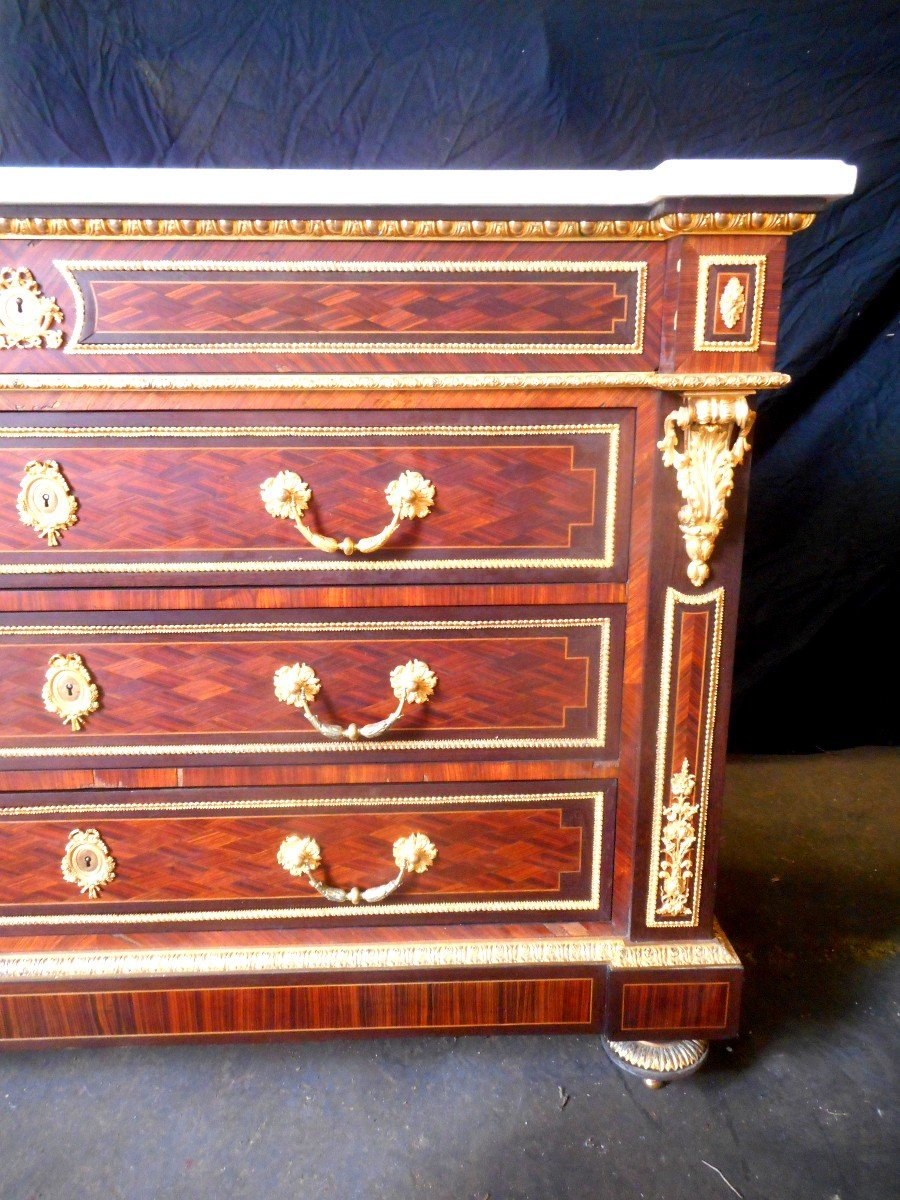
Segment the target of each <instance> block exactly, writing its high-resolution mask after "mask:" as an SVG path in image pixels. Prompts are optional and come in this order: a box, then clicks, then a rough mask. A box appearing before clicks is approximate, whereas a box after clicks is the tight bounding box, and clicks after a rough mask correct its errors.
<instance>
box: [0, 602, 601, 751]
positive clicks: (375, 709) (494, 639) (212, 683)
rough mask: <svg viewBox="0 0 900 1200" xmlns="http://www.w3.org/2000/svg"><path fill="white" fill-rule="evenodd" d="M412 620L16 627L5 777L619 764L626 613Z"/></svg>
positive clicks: (523, 611) (275, 618)
mask: <svg viewBox="0 0 900 1200" xmlns="http://www.w3.org/2000/svg"><path fill="white" fill-rule="evenodd" d="M126 599H127V596H126ZM410 611H411V610H409V609H388V608H385V609H342V610H339V611H338V612H337V613H335V612H334V611H333V610H325V611H322V612H321V613H318V614H317V613H316V612H315V610H310V611H301V612H297V611H287V612H285V611H282V610H279V611H277V612H261V611H249V612H246V611H233V612H221V611H217V612H196V611H192V612H184V613H182V612H153V613H150V612H114V613H109V612H96V613H88V614H85V615H83V616H82V615H77V616H73V615H72V614H68V613H67V614H57V613H41V614H36V615H34V616H33V617H29V618H26V619H25V620H23V619H22V618H21V617H18V616H15V615H11V614H9V615H5V616H4V617H3V620H2V622H0V707H2V711H3V714H4V721H3V728H2V732H0V760H3V761H4V763H5V765H7V766H20V767H37V766H41V767H43V766H46V765H50V764H53V763H67V764H69V765H73V766H74V765H80V766H89V765H90V764H91V763H92V762H103V763H106V764H108V765H109V764H116V763H118V764H120V765H127V766H139V765H141V764H142V763H143V764H146V765H157V764H160V763H163V764H165V765H172V764H176V763H193V762H199V763H201V764H202V763H210V762H213V763H215V764H221V763H228V762H241V763H253V762H259V763H262V762H269V761H279V760H280V761H282V762H284V761H289V762H292V763H294V764H296V763H297V761H298V759H300V760H306V761H316V760H317V759H318V760H319V761H323V760H324V761H338V760H340V759H343V758H345V757H346V756H347V755H348V754H355V755H368V756H383V757H384V758H385V759H389V760H395V761H396V760H409V759H410V758H412V757H419V758H421V757H423V756H427V755H428V754H430V753H433V752H434V751H438V750H439V751H440V752H441V753H442V754H449V755H451V756H453V755H455V754H457V753H461V754H464V755H465V756H466V757H467V758H469V759H478V758H485V757H496V756H497V755H498V754H499V753H502V754H503V755H504V756H507V755H509V754H510V753H512V754H513V756H514V757H515V756H517V755H518V756H519V757H522V756H527V755H529V754H532V755H533V753H534V752H539V753H540V754H541V756H542V757H549V758H563V757H565V758H568V757H572V756H576V757H578V756H581V757H589V758H612V757H615V755H616V753H617V749H618V725H619V707H620V697H621V683H622V658H623V635H624V607H623V606H621V605H607V606H556V607H554V608H553V609H552V610H542V609H539V608H534V607H500V606H498V607H490V608H487V609H476V608H468V607H461V608H434V609H425V610H421V609H420V610H412V615H410Z"/></svg>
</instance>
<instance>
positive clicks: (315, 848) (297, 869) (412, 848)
mask: <svg viewBox="0 0 900 1200" xmlns="http://www.w3.org/2000/svg"><path fill="white" fill-rule="evenodd" d="M436 856H437V847H436V846H435V845H434V843H433V842H431V841H430V840H429V838H427V837H426V836H425V834H424V833H411V834H410V835H409V836H408V837H404V838H398V839H397V841H396V842H394V862H395V863H396V864H397V874H396V875H395V876H394V878H393V879H391V880H389V881H388V882H387V883H379V884H377V885H376V886H375V887H370V888H358V887H352V888H349V889H348V890H346V891H345V890H344V888H338V887H330V886H329V885H328V884H325V883H319V881H318V880H317V879H314V878H313V871H317V870H318V869H319V867H320V865H321V863H322V851H321V849H320V848H319V843H318V842H317V841H315V839H314V838H310V837H297V836H296V834H292V835H291V836H290V837H286V838H285V839H284V841H283V842H282V843H281V845H280V846H279V848H278V863H279V865H280V866H282V867H284V869H285V870H286V871H287V872H288V874H290V875H298V876H305V877H306V880H307V882H308V883H309V884H310V885H311V886H312V887H313V888H315V890H316V891H317V892H318V893H319V895H320V896H321V897H322V898H323V899H324V900H330V901H331V902H332V904H378V902H379V901H381V900H386V899H387V897H388V896H390V895H391V893H392V892H396V890H397V888H398V887H399V886H400V884H401V883H402V882H403V880H404V879H405V878H406V876H407V875H410V874H413V873H414V874H416V875H421V874H422V872H423V871H427V870H428V868H429V867H430V866H431V864H432V863H433V862H434V860H435V858H436Z"/></svg>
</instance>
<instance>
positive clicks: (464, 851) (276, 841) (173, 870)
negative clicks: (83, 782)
mask: <svg viewBox="0 0 900 1200" xmlns="http://www.w3.org/2000/svg"><path fill="white" fill-rule="evenodd" d="M236 796H238V797H239V798H238V799H236V798H235V797H236ZM614 797H615V784H614V783H612V782H608V781H604V782H603V783H602V784H597V783H590V784H589V783H583V784H579V783H569V782H566V783H543V784H523V785H517V786H516V789H515V792H514V793H512V794H510V793H509V792H508V791H504V789H503V786H502V785H498V784H485V785H468V787H467V788H463V787H461V786H459V785H457V786H453V787H449V786H448V787H437V788H434V789H429V790H428V792H427V793H426V794H424V795H423V793H422V791H421V789H417V788H415V787H409V786H407V787H401V788H393V789H392V788H390V787H378V788H366V789H365V790H364V792H363V794H360V793H359V792H358V791H357V792H354V791H353V790H352V789H348V788H334V789H326V790H325V791H316V792H312V791H311V790H310V789H305V790H304V789H300V790H299V791H298V792H294V793H292V794H290V795H285V794H284V793H278V792H276V791H275V790H274V789H255V790H246V791H245V790H242V791H240V792H239V793H237V792H235V791H231V792H230V793H229V792H228V791H226V790H218V791H208V792H203V793H201V794H199V795H198V794H197V793H189V792H184V791H181V792H135V793H123V794H122V795H120V796H117V797H116V800H115V802H114V803H110V802H109V793H98V792H93V793H87V794H83V793H82V794H79V795H78V797H77V802H75V803H69V802H64V801H61V800H60V798H58V797H52V798H51V799H50V800H49V801H44V802H40V801H38V802H36V800H35V797H34V795H30V796H15V795H12V796H7V797H5V798H4V802H3V808H2V809H0V829H2V841H0V845H2V847H3V850H2V854H0V927H9V928H15V927H20V926H23V925H25V926H27V925H55V924H58V925H63V926H65V925H68V926H72V925H77V926H78V927H82V926H89V925H96V926H105V927H109V926H111V925H119V924H135V925H138V924H139V925H145V926H153V925H157V926H165V925H176V924H181V925H183V924H195V923H196V924H202V923H204V922H211V923H218V924H220V925H221V924H222V923H226V922H227V923H229V924H230V923H232V922H242V921H243V922H248V923H249V922H257V923H259V922H270V923H273V922H274V923H278V922H281V923H284V922H286V921H287V922H290V921H295V920H300V921H302V922H304V923H313V924H322V925H328V924H333V923H334V922H339V923H344V924H346V923H348V922H349V923H384V922H385V921H387V920H390V919H391V918H392V917H398V918H399V917H403V916H409V915H410V914H415V916H416V918H417V919H418V917H420V916H421V917H422V918H423V919H428V920H434V921H440V920H442V919H443V920H446V918H447V916H448V915H449V914H466V919H480V918H484V919H486V920H487V919H494V920H496V919H497V914H501V913H502V914H507V913H509V914H512V913H521V914H527V913H540V914H542V918H543V916H549V915H551V914H553V913H556V914H558V915H561V914H566V913H580V914H586V913H590V914H592V915H593V916H597V917H605V916H607V915H608V911H609V901H610V887H611V874H612V871H611V863H612V854H611V849H612V842H613V837H612V830H613V821H614ZM314 884H315V885H317V887H318V889H319V890H317V888H316V886H314ZM354 889H358V891H359V893H360V894H359V895H357V894H356V892H354ZM354 901H355V902H354Z"/></svg>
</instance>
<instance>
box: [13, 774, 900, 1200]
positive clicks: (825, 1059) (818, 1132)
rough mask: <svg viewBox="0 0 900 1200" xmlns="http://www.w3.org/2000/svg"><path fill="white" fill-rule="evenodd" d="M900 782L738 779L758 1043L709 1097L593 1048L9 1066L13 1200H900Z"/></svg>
mask: <svg viewBox="0 0 900 1200" xmlns="http://www.w3.org/2000/svg"><path fill="white" fill-rule="evenodd" d="M898 767H900V756H898V755H897V754H895V753H892V752H889V751H884V750H858V751H850V752H845V753H841V754H832V755H822V756H818V757H813V758H802V759H801V758H778V759H774V758H760V757H755V758H746V759H736V760H734V761H733V762H732V763H731V766H730V768H729V777H728V805H727V819H726V823H725V845H724V849H723V860H722V868H721V876H720V889H719V905H718V908H719V914H720V917H721V920H722V923H723V925H724V926H725V928H726V930H727V931H728V933H729V934H730V935H731V937H732V938H733V940H734V942H735V945H736V947H737V949H738V951H739V952H740V954H741V955H742V957H743V959H744V961H745V963H746V964H747V966H748V982H747V989H746V993H745V995H746V1000H745V1020H744V1030H745V1032H744V1036H743V1037H742V1038H741V1039H740V1040H739V1041H737V1042H734V1043H731V1044H729V1045H720V1046H718V1047H717V1048H716V1049H714V1052H713V1055H712V1056H711V1059H710V1062H709V1063H708V1065H707V1066H706V1068H705V1069H704V1070H703V1072H702V1073H701V1074H699V1075H697V1076H695V1077H694V1078H693V1079H692V1080H690V1081H686V1082H685V1083H682V1084H675V1085H672V1086H670V1087H668V1088H666V1089H663V1090H662V1091H658V1092H651V1091H648V1090H647V1089H646V1088H644V1087H643V1086H642V1085H641V1084H640V1083H638V1082H636V1081H634V1080H632V1079H630V1078H629V1077H627V1076H625V1075H622V1074H620V1073H619V1072H618V1071H617V1070H615V1069H614V1068H613V1067H612V1065H611V1064H610V1063H609V1062H608V1060H607V1059H606V1057H605V1055H604V1053H603V1051H602V1049H601V1046H600V1043H599V1041H598V1039H596V1038H591V1037H530V1038H529V1037H496V1038H458V1039H457V1038H422V1039H410V1040H393V1041H374V1040H373V1041H369V1040H366V1041H356V1042H349V1041H348V1042H340V1041H335V1042H318V1043H292V1044H280V1045H271V1046H220V1045H217V1046H196V1047H172V1048H160V1047H156V1048H149V1047H147V1048H145V1047H137V1048H127V1047H120V1048H112V1047H111V1048H109V1049H100V1050H90V1049H85V1050H79V1051H45V1052H40V1053H29V1054H18V1055H7V1056H2V1057H0V1114H2V1117H0V1197H2V1200H49V1198H51V1197H53V1198H56V1197H72V1198H75V1200H94V1198H95V1197H96V1198H100V1197H103V1198H104V1200H112V1198H117V1197H126V1198H128V1200H144V1198H145V1197H146V1198H150V1197H152V1198H153V1200H163V1198H165V1200H168V1198H169V1197H172V1198H175V1197H177V1198H178V1200H193V1198H194V1197H213V1196H216V1197H223V1198H226V1197H227V1198H231V1197H235V1198H243V1197H254V1198H256V1197H259V1198H260V1200H281V1197H291V1198H292V1200H296V1197H297V1196H298V1195H302V1196H304V1197H306V1198H309V1200H382V1198H385V1200H387V1198H388V1197H390V1200H407V1198H409V1197H419V1196H422V1197H434V1198H436V1200H486V1198H489V1200H557V1198H558V1200H564V1198H565V1200H568V1198H571V1200H582V1198H584V1200H602V1198H605V1197H610V1198H615V1200H632V1198H635V1200H637V1198H639V1197H640V1198H646V1200H682V1198H685V1200H730V1198H731V1197H733V1196H740V1197H743V1198H744V1200H813V1198H816V1200H862V1198H865V1200H891V1198H892V1197H897V1196H900V1186H898V1182H897V1180H898V1174H897V1170H896V1164H897V1150H898V1143H897V1126H896V1115H897V1114H896V1108H895V1107H894V1092H895V1090H896V1062H895V1056H894V1055H892V1051H894V1050H895V1048H896V1035H895V1023H894V1022H895V1010H896V998H897V988H896V980H897V971H896V962H895V960H894V959H893V957H892V956H893V955H894V951H895V948H896V942H895V940H893V939H894V934H895V926H894V919H895V914H896V911H897V904H896V899H897V896H896V880H897V846H898V839H897V824H896V817H895V813H896V811H897V805H896V797H897V791H898V784H897V781H898V776H900V770H898ZM892 985H893V986H892ZM565 1097H568V1099H566V1100H565V1103H563V1100H564V1098H565Z"/></svg>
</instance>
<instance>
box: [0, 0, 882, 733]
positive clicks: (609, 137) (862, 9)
mask: <svg viewBox="0 0 900 1200" xmlns="http://www.w3.org/2000/svg"><path fill="white" fill-rule="evenodd" d="M0 15H2V22H0V28H2V30H3V41H2V44H0V162H3V163H5V164H12V163H32V164H38V163H46V164H56V163H68V164H76V163H92V164H106V163H109V164H116V165H125V164H146V165H205V166H239V165H253V166H334V167H365V166H380V167H400V166H422V167H525V166H528V167H540V166H546V167H553V166H566V167H650V166H653V165H655V164H656V163H657V162H659V161H661V160H662V159H665V158H676V157H679V156H680V157H714V156H720V157H742V156H746V157H751V156H756V157H766V156H768V157H775V156H785V157H790V156H803V157H815V156H821V157H831V158H844V159H846V160H847V161H849V162H852V163H856V164H857V165H858V166H859V168H860V178H859V188H858V191H857V194H856V196H855V197H854V198H853V199H852V200H850V201H848V202H845V203H841V204H839V205H836V206H835V207H834V208H832V209H831V210H829V212H828V213H827V214H826V215H825V216H824V217H822V218H820V219H819V220H818V221H817V222H816V223H815V225H814V226H813V227H812V229H811V230H809V231H808V232H807V233H805V234H803V235H802V236H800V237H795V238H792V239H791V242H790V248H789V252H788V268H787V274H786V278H785V291H784V311H785V317H784V321H783V326H782V333H781V348H780V352H779V361H778V367H779V368H780V369H782V370H785V371H788V372H789V373H790V374H791V375H792V376H793V377H794V383H793V384H792V385H791V387H789V388H788V389H786V390H785V391H783V392H781V393H779V394H778V395H776V396H772V397H771V398H767V399H766V400H764V401H763V404H762V408H761V414H760V419H759V422H758V424H757V432H756V435H755V442H756V453H755V464H754V469H753V483H752V494H751V503H750V516H749V525H748V534H747V556H746V569H745V582H744V592H743V602H742V610H741V622H740V632H739V647H738V667H737V680H736V703H735V710H734V720H733V723H732V740H733V744H734V745H736V746H738V747H744V748H755V749H812V748H815V747H827V746H837V745H841V744H844V745H847V744H853V743H854V742H862V741H884V740H890V739H893V738H895V736H896V729H897V717H896V714H897V703H896V701H895V700H894V699H893V698H892V699H891V700H890V701H886V700H885V699H884V698H883V697H884V696H889V697H893V688H892V686H891V685H892V683H893V681H894V673H893V671H892V669H891V664H890V660H889V656H888V651H889V646H890V645H891V643H893V647H894V650H895V652H896V625H897V608H898V604H897V601H898V596H897V578H898V560H897V546H898V540H900V539H898V533H900V529H898V509H900V439H898V405H897V388H896V383H895V379H896V366H895V364H896V355H897V345H898V341H900V339H898V338H895V336H894V335H895V332H896V328H897V296H898V292H900V289H898V287H897V273H898V258H900V251H898V246H900V239H898V228H897V215H896V201H897V192H898V188H897V181H898V146H897V140H898V124H900V123H898V115H900V114H898V102H897V95H898V83H900V78H898V75H900V72H898V61H897V34H896V32H895V31H896V28H897V16H896V7H895V6H894V5H891V4H886V3H884V4H871V3H860V2H859V0H856V2H848V3H830V2H829V0H822V2H820V3H793V4H791V3H788V4H780V5H778V6H776V5H774V4H770V3H765V4H763V3H758V4H752V3H744V4H740V3H735V2H734V0H715V2H712V3H681V4H672V3H671V2H670V0H669V2H667V3H665V4H663V3H644V4H641V3H628V4H624V3H623V4H611V3H606V4H604V3H596V2H594V3H577V2H575V3H573V2H572V0H568V2H561V3H560V2H554V3H535V2H532V0H519V2H516V3H453V2H451V0H441V2H440V3H432V4H427V3H419V4H416V3H396V2H395V3H391V2H388V0H377V2H372V3H362V2H359V0H339V2H335V3H330V4H325V3H289V2H286V0H282V2H280V3H279V2H277V0H268V2H264V0H216V2H215V3H212V2H210V0H194V2H193V3H190V4H187V3H183V2H182V3H177V4H176V3H160V2H147V3H132V4H125V3H121V2H115V0H106V2H104V0H55V2H53V0H44V2H41V0H19V2H15V0H0ZM223 201H227V197H223Z"/></svg>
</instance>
